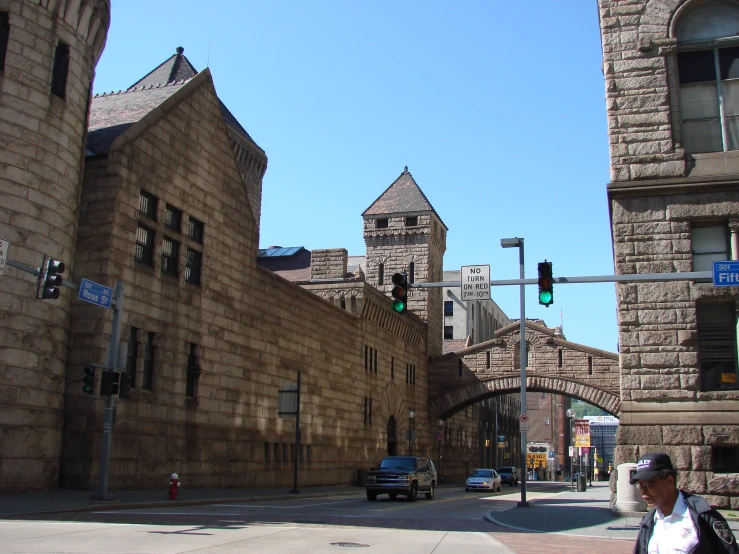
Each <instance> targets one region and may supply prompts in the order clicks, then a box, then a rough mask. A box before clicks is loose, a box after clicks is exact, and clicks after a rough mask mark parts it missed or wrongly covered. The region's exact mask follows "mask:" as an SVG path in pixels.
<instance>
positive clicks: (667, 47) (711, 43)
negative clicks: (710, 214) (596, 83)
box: [640, 0, 739, 156]
mask: <svg viewBox="0 0 739 554" xmlns="http://www.w3.org/2000/svg"><path fill="white" fill-rule="evenodd" d="M704 1H706V0H696V1H693V2H685V3H684V4H683V5H682V6H680V7H679V8H678V9H677V10H675V12H674V13H673V16H672V21H671V22H670V29H669V38H666V39H662V40H658V41H655V42H656V43H657V44H656V45H657V46H659V50H658V52H659V54H660V55H662V56H664V57H665V65H666V68H667V90H668V100H669V107H670V123H671V127H672V142H673V146H674V148H675V149H676V150H678V151H679V152H678V153H684V152H685V149H684V141H683V125H682V116H681V112H680V77H679V74H678V67H677V66H678V64H677V56H678V53H680V52H688V51H696V50H707V49H712V48H727V47H728V48H730V47H735V46H739V36H733V37H722V38H719V39H713V40H706V41H700V42H699V41H696V42H690V43H683V44H679V43H678V37H677V26H678V24H679V23H680V21H681V20H682V18H683V16H684V15H685V14H687V13H688V12H689V11H691V10H693V9H694V8H696V6H697V5H699V4H702V3H704ZM652 46H653V45H652V44H651V43H650V44H640V49H641V50H642V51H648V50H649V49H650V48H651V47H652ZM718 77H719V78H720V75H718ZM722 117H723V116H722ZM722 140H723V137H722ZM696 154H698V156H701V155H703V154H709V155H712V156H716V155H720V154H724V155H725V154H729V155H732V154H733V155H734V156H736V155H739V150H722V151H717V152H705V153H703V152H701V153H696ZM691 155H692V154H691Z"/></svg>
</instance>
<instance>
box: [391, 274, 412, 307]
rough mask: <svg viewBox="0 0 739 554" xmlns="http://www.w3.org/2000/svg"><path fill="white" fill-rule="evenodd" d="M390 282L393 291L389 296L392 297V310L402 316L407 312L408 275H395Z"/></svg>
mask: <svg viewBox="0 0 739 554" xmlns="http://www.w3.org/2000/svg"><path fill="white" fill-rule="evenodd" d="M392 281H393V290H392V291H391V292H390V294H391V296H392V297H393V310H395V311H396V312H398V313H399V314H404V313H405V312H407V311H408V275H406V274H405V273H395V274H394V275H393V279H392Z"/></svg>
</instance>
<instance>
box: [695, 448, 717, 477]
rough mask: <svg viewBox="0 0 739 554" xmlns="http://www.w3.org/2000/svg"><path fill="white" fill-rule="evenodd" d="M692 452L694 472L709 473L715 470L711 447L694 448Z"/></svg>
mask: <svg viewBox="0 0 739 554" xmlns="http://www.w3.org/2000/svg"><path fill="white" fill-rule="evenodd" d="M690 451H691V455H692V459H693V462H692V467H693V470H695V471H707V470H710V469H713V462H712V459H711V447H710V446H692V447H691V448H690Z"/></svg>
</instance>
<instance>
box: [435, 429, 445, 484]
mask: <svg viewBox="0 0 739 554" xmlns="http://www.w3.org/2000/svg"><path fill="white" fill-rule="evenodd" d="M436 423H437V425H438V428H437V430H436V446H437V448H438V462H439V483H441V441H442V440H443V438H444V434H443V430H444V420H443V419H439V421H437V422H436Z"/></svg>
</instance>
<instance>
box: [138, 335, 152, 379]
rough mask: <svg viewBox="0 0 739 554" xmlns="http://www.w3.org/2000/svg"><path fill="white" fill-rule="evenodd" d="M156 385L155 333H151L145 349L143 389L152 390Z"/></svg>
mask: <svg viewBox="0 0 739 554" xmlns="http://www.w3.org/2000/svg"><path fill="white" fill-rule="evenodd" d="M153 385H154V333H149V334H148V338H147V340H146V346H145V348H144V379H143V383H142V384H141V388H143V389H145V390H152V388H153Z"/></svg>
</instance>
